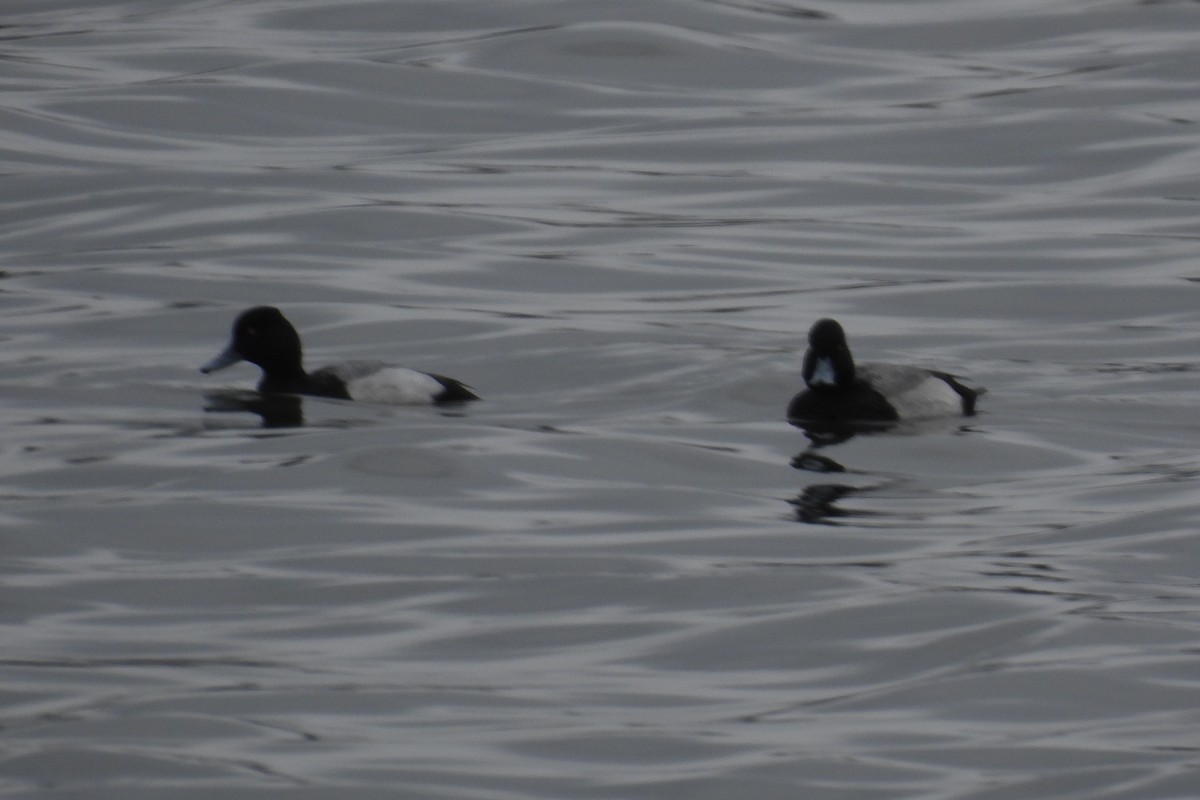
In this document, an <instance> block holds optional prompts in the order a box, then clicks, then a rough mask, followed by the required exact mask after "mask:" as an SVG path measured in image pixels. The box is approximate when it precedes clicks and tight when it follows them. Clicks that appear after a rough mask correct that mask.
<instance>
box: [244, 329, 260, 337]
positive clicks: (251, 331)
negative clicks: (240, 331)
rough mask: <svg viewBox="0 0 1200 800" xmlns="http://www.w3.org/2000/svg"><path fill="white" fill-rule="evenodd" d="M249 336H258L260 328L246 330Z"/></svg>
mask: <svg viewBox="0 0 1200 800" xmlns="http://www.w3.org/2000/svg"><path fill="white" fill-rule="evenodd" d="M246 335H247V336H258V328H246Z"/></svg>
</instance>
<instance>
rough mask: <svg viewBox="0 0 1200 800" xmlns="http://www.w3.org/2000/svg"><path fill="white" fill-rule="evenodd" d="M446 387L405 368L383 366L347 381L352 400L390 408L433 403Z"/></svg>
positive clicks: (424, 375)
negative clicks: (382, 404) (381, 404)
mask: <svg viewBox="0 0 1200 800" xmlns="http://www.w3.org/2000/svg"><path fill="white" fill-rule="evenodd" d="M445 388H446V387H444V386H442V384H441V383H440V382H438V380H437V379H436V378H434V377H433V376H432V375H426V374H425V373H424V372H417V371H416V370H415V369H408V368H407V367H384V368H382V369H380V370H377V371H375V372H372V373H370V374H368V375H363V376H361V377H357V378H352V379H351V380H348V381H347V382H346V390H347V391H348V392H350V397H351V398H353V399H354V400H361V401H362V402H364V403H387V404H391V405H416V404H421V403H432V402H433V398H435V397H437V396H438V395H439V394H441V393H442V391H443V390H444V389H445Z"/></svg>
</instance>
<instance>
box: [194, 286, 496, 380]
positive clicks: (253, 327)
mask: <svg viewBox="0 0 1200 800" xmlns="http://www.w3.org/2000/svg"><path fill="white" fill-rule="evenodd" d="M239 361H249V362H250V363H251V364H255V365H256V366H258V367H259V368H260V369H262V378H261V379H260V380H259V382H258V391H260V392H262V393H263V394H302V395H311V396H314V397H336V398H340V399H342V400H363V401H366V402H369V403H393V404H424V403H431V404H442V403H461V402H465V401H468V400H478V399H479V396H478V395H477V394H475V393H474V392H473V391H471V389H470V388H468V387H467V386H466V385H464V384H463V383H462V382H460V381H457V380H455V379H454V378H447V377H445V376H444V375H435V374H432V373H427V372H418V371H417V370H414V369H408V368H407V367H396V366H391V365H388V364H383V363H380V362H376V361H347V362H345V363H341V364H333V365H330V366H327V367H322V368H321V369H318V370H314V371H313V372H307V371H306V370H305V369H304V362H303V354H302V350H301V346H300V334H298V333H296V329H295V328H294V327H293V326H292V323H290V322H288V320H287V317H285V316H284V315H283V314H282V312H280V310H279V309H278V308H274V307H273V306H257V307H255V308H251V309H248V310H246V311H243V312H242V313H241V314H239V315H238V317H237V319H236V320H234V323H233V334H232V336H231V337H230V340H229V344H228V346H226V348H225V349H224V350H223V351H221V352H220V353H219V354H218V355H217V356H216V357H215V358H214V359H213V360H212V361H209V362H208V363H207V364H205V365H204V366H203V367H201V368H200V371H201V372H203V373H205V374H208V373H211V372H216V371H217V370H219V369H224V368H225V367H228V366H230V365H232V364H236V363H238V362H239Z"/></svg>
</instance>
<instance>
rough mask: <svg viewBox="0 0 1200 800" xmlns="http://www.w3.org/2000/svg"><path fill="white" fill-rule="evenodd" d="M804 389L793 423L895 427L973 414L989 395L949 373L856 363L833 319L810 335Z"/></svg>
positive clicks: (792, 409)
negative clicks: (980, 400)
mask: <svg viewBox="0 0 1200 800" xmlns="http://www.w3.org/2000/svg"><path fill="white" fill-rule="evenodd" d="M802 375H803V377H804V384H805V387H806V388H805V389H804V390H803V391H801V392H800V393H799V394H797V395H796V396H795V397H793V398H792V401H791V403H789V404H788V410H787V415H788V419H789V420H791V421H812V422H826V423H829V422H834V423H843V422H897V421H900V420H908V419H928V418H934V417H944V416H966V417H970V416H973V415H974V414H975V403H976V400H978V398H979V396H980V395H982V394H983V393H984V392H985V391H986V390H985V389H982V388H971V387H969V386H966V385H965V384H963V383H961V382H960V381H959V380H958V378H956V377H955V376H953V375H951V374H950V373H948V372H939V371H937V370H930V369H923V368H921V367H914V366H907V365H900V364H879V363H863V364H855V363H854V357H853V356H852V355H850V346H849V345H848V344H847V343H846V332H845V330H844V329H843V328H842V326H841V324H840V323H839V322H838V321H837V320H834V319H829V318H825V319H820V320H817V321H816V322H815V323H813V326H812V328H810V329H809V331H808V350H807V352H805V354H804V366H803V370H802Z"/></svg>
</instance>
